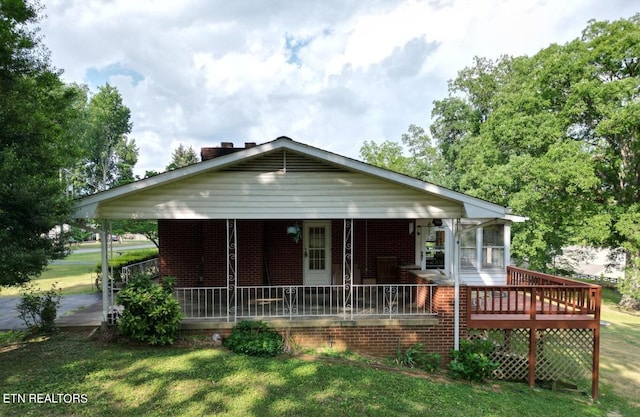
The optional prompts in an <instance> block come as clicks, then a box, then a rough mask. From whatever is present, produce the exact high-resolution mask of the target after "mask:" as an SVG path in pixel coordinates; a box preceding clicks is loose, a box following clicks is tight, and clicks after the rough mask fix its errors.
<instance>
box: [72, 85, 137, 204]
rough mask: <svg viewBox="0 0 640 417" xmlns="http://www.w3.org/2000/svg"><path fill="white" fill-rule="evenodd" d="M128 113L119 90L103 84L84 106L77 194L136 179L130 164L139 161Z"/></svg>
mask: <svg viewBox="0 0 640 417" xmlns="http://www.w3.org/2000/svg"><path fill="white" fill-rule="evenodd" d="M130 118H131V112H130V110H129V108H128V107H127V106H125V105H124V103H123V102H122V97H121V96H120V93H119V92H118V89H117V88H115V87H113V86H111V85H109V84H105V85H104V86H102V87H100V88H99V89H98V93H97V94H95V95H94V96H92V97H91V99H90V100H89V103H88V105H87V108H86V124H85V129H86V130H85V138H84V139H85V140H84V144H83V146H84V148H85V152H86V159H85V160H84V161H82V162H81V164H80V169H81V171H82V180H81V182H80V186H81V187H80V193H81V194H84V195H86V194H91V193H94V192H97V191H103V190H107V189H109V188H111V187H113V186H117V185H122V184H127V183H130V182H133V181H134V180H135V178H134V175H133V167H134V166H135V164H136V162H137V160H138V148H137V146H136V143H135V140H134V139H131V138H129V137H128V135H129V133H131V129H132V123H131V121H130Z"/></svg>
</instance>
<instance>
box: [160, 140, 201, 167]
mask: <svg viewBox="0 0 640 417" xmlns="http://www.w3.org/2000/svg"><path fill="white" fill-rule="evenodd" d="M198 162H199V161H198V154H197V153H196V151H194V150H193V148H192V147H191V146H189V147H188V148H187V147H185V146H184V145H182V143H181V144H180V145H179V146H178V148H177V149H176V150H175V151H173V152H172V153H171V163H170V164H169V165H167V171H171V170H174V169H177V168H182V167H186V166H189V165H191V164H197V163H198Z"/></svg>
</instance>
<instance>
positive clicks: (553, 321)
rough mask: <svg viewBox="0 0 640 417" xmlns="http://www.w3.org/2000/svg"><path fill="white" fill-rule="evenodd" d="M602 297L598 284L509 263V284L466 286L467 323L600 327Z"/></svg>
mask: <svg viewBox="0 0 640 417" xmlns="http://www.w3.org/2000/svg"><path fill="white" fill-rule="evenodd" d="M601 299H602V294H601V287H600V286H599V285H593V284H586V283H582V282H579V281H574V280H570V279H566V278H561V277H555V276H552V275H547V274H542V273H539V272H533V271H527V270H524V269H520V268H515V267H509V268H508V269H507V285H504V286H468V287H467V327H469V328H475V329H515V328H536V329H543V328H547V329H564V328H566V329H595V328H598V329H599V326H600V304H601Z"/></svg>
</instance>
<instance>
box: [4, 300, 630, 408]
mask: <svg viewBox="0 0 640 417" xmlns="http://www.w3.org/2000/svg"><path fill="white" fill-rule="evenodd" d="M604 299H605V304H604V305H603V319H604V320H606V321H608V322H609V323H610V326H608V327H603V328H602V338H601V379H600V393H601V395H600V398H599V400H598V401H597V402H593V401H591V400H590V398H589V397H588V396H587V395H586V394H583V393H579V392H553V391H550V390H546V389H539V388H536V389H529V387H528V386H527V385H526V384H524V383H509V382H495V381H489V382H487V383H485V384H471V383H466V382H458V381H453V380H450V379H448V378H447V377H446V376H445V375H430V374H426V373H423V372H420V371H416V370H409V369H407V368H394V367H391V366H389V365H390V364H391V363H392V362H391V361H389V360H384V359H380V358H377V359H376V358H371V357H362V356H359V355H357V354H354V353H353V352H336V351H333V350H328V351H326V350H325V351H323V352H319V351H315V352H313V351H312V352H306V354H305V355H299V356H287V355H285V356H281V357H279V358H275V359H265V358H252V357H248V356H243V355H235V354H233V353H230V352H229V351H227V350H226V349H223V348H220V347H214V346H213V345H212V344H211V343H210V342H209V341H208V338H207V337H203V336H198V337H190V338H188V339H183V342H182V343H180V344H179V346H174V347H164V348H151V347H147V346H141V345H133V344H126V343H125V342H116V343H104V342H102V341H100V340H89V339H88V338H87V334H86V333H77V332H76V333H60V334H57V335H54V336H52V337H50V338H42V337H41V338H34V339H30V340H28V341H26V342H25V341H22V340H21V339H20V337H18V333H17V332H7V333H5V334H4V336H3V334H2V333H0V346H1V345H5V347H4V348H0V362H1V363H3V366H2V367H0V381H2V389H1V390H0V401H2V400H4V399H8V400H9V401H8V402H5V403H2V404H0V416H10V415H51V416H70V415H73V416H93V415H101V416H165V415H166V416H191V415H223V416H302V415H304V416H334V415H336V416H352V415H358V416H395V415H397V416H422V415H433V416H467V417H474V416H494V417H498V416H513V415H518V416H521V417H526V416H540V415H543V416H548V417H553V416H570V415H581V416H608V417H614V416H615V417H621V416H623V417H624V416H636V415H640V403H639V402H638V399H639V398H640V392H639V387H640V367H639V364H638V361H637V358H638V357H640V314H636V313H629V312H626V311H623V310H620V309H619V308H618V307H617V306H616V304H615V303H616V302H617V295H616V294H615V292H613V291H610V290H607V293H606V294H605V297H604ZM44 364H46V366H45V365H44ZM12 393H20V394H37V393H53V394H77V395H78V396H81V397H80V398H85V399H86V401H80V402H75V403H68V404H67V403H60V402H59V403H53V404H52V403H34V402H28V401H27V402H25V403H18V402H16V398H15V397H11V396H10V397H5V396H4V394H12ZM26 398H28V397H26ZM62 398H64V397H62ZM67 398H68V399H69V398H73V397H71V396H67ZM41 400H43V401H44V400H45V398H42V397H41Z"/></svg>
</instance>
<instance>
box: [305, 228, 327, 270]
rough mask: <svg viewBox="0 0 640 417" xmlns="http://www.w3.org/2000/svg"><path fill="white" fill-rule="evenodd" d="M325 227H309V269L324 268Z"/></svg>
mask: <svg viewBox="0 0 640 417" xmlns="http://www.w3.org/2000/svg"><path fill="white" fill-rule="evenodd" d="M325 247H326V229H325V228H324V227H310V228H309V261H308V262H309V270H312V271H317V270H324V269H325V263H326V253H325V252H326V249H325Z"/></svg>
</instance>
